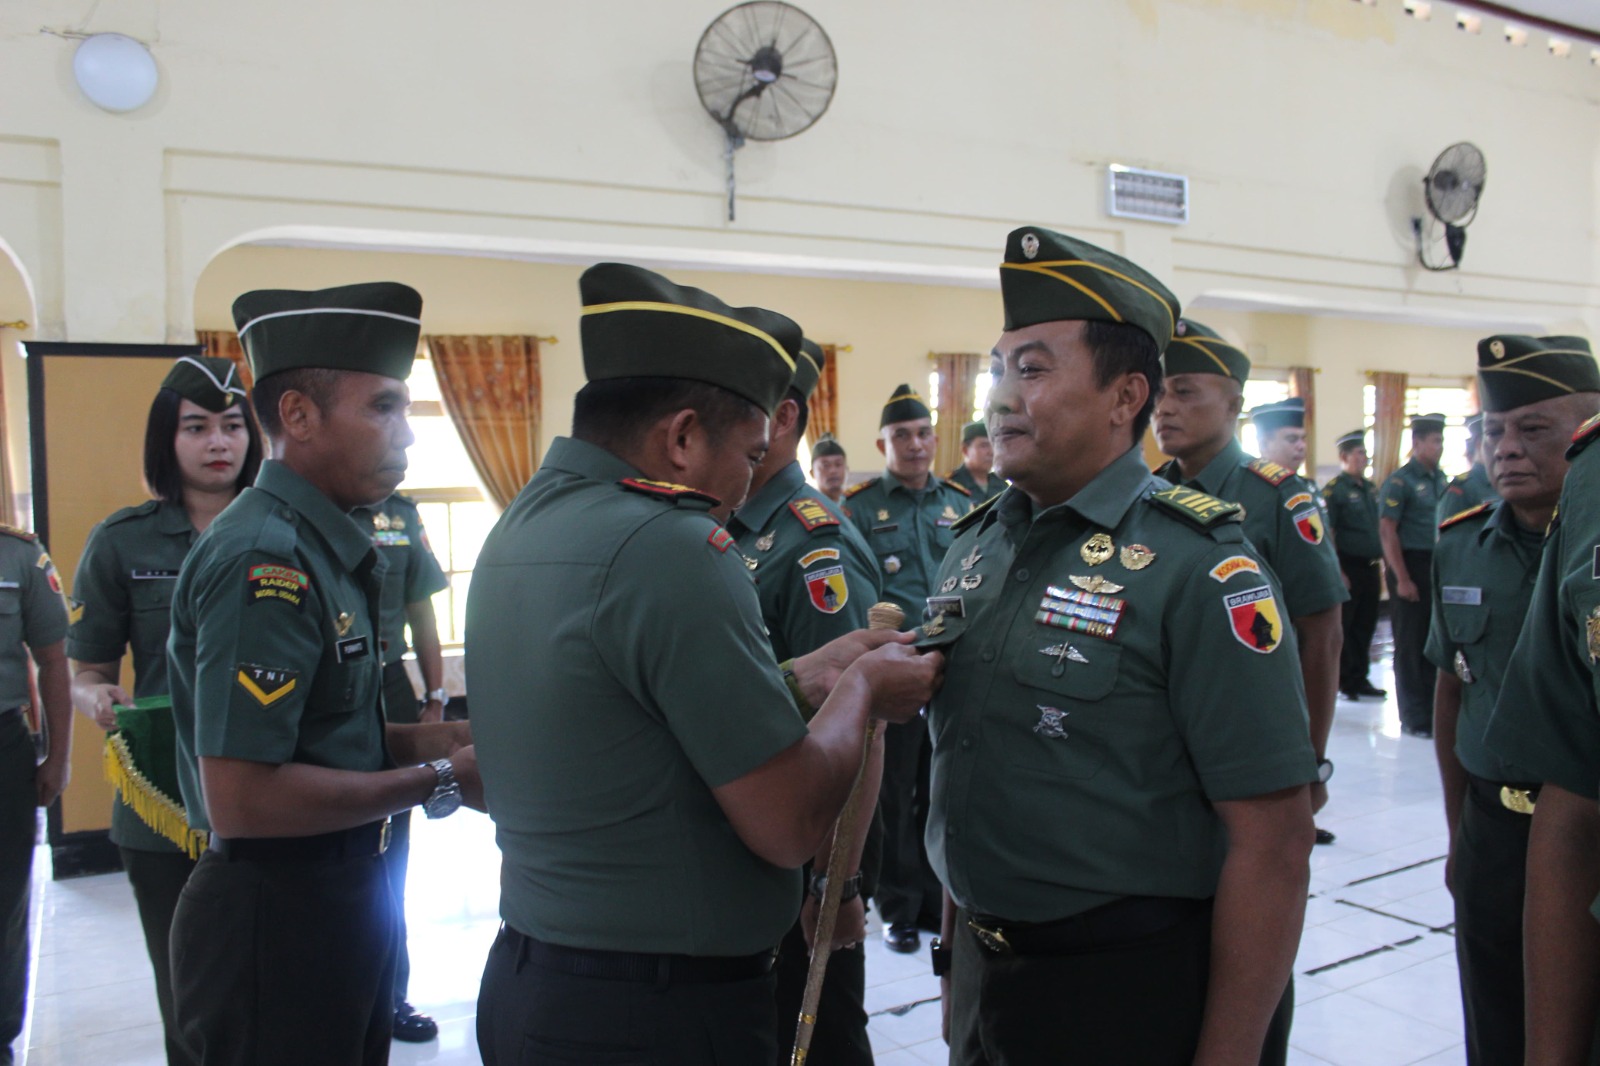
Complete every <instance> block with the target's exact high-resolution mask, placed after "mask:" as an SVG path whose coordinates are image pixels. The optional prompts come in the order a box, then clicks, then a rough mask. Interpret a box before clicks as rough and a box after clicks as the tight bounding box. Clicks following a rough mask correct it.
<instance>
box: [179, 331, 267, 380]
mask: <svg viewBox="0 0 1600 1066" xmlns="http://www.w3.org/2000/svg"><path fill="white" fill-rule="evenodd" d="M194 341H195V343H196V344H198V345H200V346H201V347H202V348H204V349H205V350H206V354H207V355H209V356H212V357H213V358H218V359H232V360H233V365H234V366H236V367H238V368H239V380H240V381H242V382H244V387H245V391H246V392H248V391H250V390H251V389H252V388H254V387H255V378H253V377H251V376H250V360H248V359H246V358H245V357H244V346H243V345H241V344H240V343H239V335H238V334H237V333H231V332H229V331H228V330H222V329H197V330H195V332H194Z"/></svg>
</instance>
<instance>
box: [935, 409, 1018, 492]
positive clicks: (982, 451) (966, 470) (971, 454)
mask: <svg viewBox="0 0 1600 1066" xmlns="http://www.w3.org/2000/svg"><path fill="white" fill-rule="evenodd" d="M947 480H949V481H953V482H955V483H956V484H957V485H960V486H961V487H962V488H964V489H966V490H967V494H968V495H969V496H971V498H972V505H973V506H974V507H976V506H977V505H978V504H980V503H982V502H983V501H984V500H987V499H990V498H992V497H995V496H998V495H1000V494H1001V493H1002V492H1004V491H1006V483H1005V479H1004V478H1002V477H1000V476H999V475H997V474H995V472H994V445H993V444H992V443H991V442H990V441H989V429H988V427H987V426H985V425H984V424H983V423H982V422H981V421H980V422H968V423H967V424H966V425H965V426H963V427H962V428H961V465H960V466H958V467H956V468H955V469H954V470H953V471H951V472H950V477H949V478H948V479H947Z"/></svg>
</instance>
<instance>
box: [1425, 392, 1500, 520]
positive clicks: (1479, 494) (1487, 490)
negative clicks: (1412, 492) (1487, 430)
mask: <svg viewBox="0 0 1600 1066" xmlns="http://www.w3.org/2000/svg"><path fill="white" fill-rule="evenodd" d="M1466 427H1467V462H1469V463H1471V464H1472V465H1471V467H1469V468H1468V469H1467V471H1466V472H1465V473H1463V474H1457V475H1456V476H1455V477H1453V478H1451V479H1450V483H1449V484H1448V485H1446V486H1445V490H1444V494H1443V495H1441V496H1440V497H1439V509H1438V520H1439V521H1440V522H1443V521H1444V520H1445V519H1446V518H1449V517H1450V516H1451V515H1458V514H1460V513H1461V512H1462V511H1468V510H1471V509H1472V508H1474V507H1476V506H1478V505H1479V504H1480V503H1494V502H1496V501H1498V500H1499V499H1500V497H1499V495H1498V494H1497V493H1496V492H1495V491H1494V485H1492V484H1491V483H1490V481H1489V472H1488V470H1487V468H1486V467H1485V465H1484V463H1485V459H1484V456H1483V415H1482V414H1476V415H1472V416H1471V417H1469V418H1468V419H1467V421H1466Z"/></svg>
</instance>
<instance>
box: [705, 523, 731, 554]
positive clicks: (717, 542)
mask: <svg viewBox="0 0 1600 1066" xmlns="http://www.w3.org/2000/svg"><path fill="white" fill-rule="evenodd" d="M706 543H707V544H709V545H711V546H712V547H713V548H715V549H717V551H719V552H725V551H727V550H728V549H729V548H731V547H733V534H732V533H729V532H728V531H727V530H726V529H723V528H722V527H721V526H718V527H717V528H716V529H713V530H712V531H711V536H709V537H707V538H706Z"/></svg>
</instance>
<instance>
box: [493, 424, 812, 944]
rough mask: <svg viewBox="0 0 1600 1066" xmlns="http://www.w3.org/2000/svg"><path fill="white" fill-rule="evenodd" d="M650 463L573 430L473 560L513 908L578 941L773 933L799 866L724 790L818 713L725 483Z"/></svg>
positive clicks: (697, 939) (754, 937)
mask: <svg viewBox="0 0 1600 1066" xmlns="http://www.w3.org/2000/svg"><path fill="white" fill-rule="evenodd" d="M640 478H641V475H640V474H639V472H638V471H637V470H634V469H633V468H632V467H631V466H629V465H628V464H627V463H626V462H624V461H622V460H621V459H618V458H617V457H616V456H614V455H612V454H611V453H610V452H607V451H605V450H604V449H602V448H599V447H597V446H595V445H593V444H589V443H587V442H584V441H578V440H572V439H568V438H558V439H557V440H556V441H555V443H554V444H553V445H552V446H551V449H550V451H549V453H548V455H547V456H546V458H545V460H544V462H543V464H542V465H541V466H540V468H539V472H538V473H537V474H536V475H534V477H533V479H532V480H531V481H529V482H528V484H527V485H526V486H524V487H523V489H522V491H521V492H520V493H519V494H518V495H517V498H516V499H515V500H514V501H513V502H512V504H511V506H510V507H508V508H507V509H506V511H505V513H504V514H503V515H501V517H500V521H499V522H498V523H496V525H495V528H494V530H493V532H491V533H490V535H489V537H488V539H487V540H486V541H485V543H484V546H483V550H482V551H481V552H480V553H479V556H478V562H477V566H476V568H475V569H474V571H473V577H472V591H471V594H470V596H469V598H468V601H467V634H466V642H467V646H468V647H469V648H470V649H471V652H470V654H469V655H468V656H467V689H468V691H469V692H471V694H472V730H473V737H474V740H475V741H476V743H477V748H478V760H479V765H480V768H481V771H482V774H483V783H484V792H485V796H486V797H487V799H488V804H489V813H490V816H491V817H492V818H493V819H494V823H495V831H496V839H497V841H498V843H499V845H500V851H501V855H502V857H503V862H502V866H501V893H500V912H501V916H502V917H503V918H504V919H505V921H506V922H507V923H508V924H509V925H511V926H512V927H513V928H515V929H517V930H518V931H520V932H522V933H524V934H526V935H528V936H531V937H535V938H537V939H539V940H544V941H547V942H550V943H556V944H564V945H567V946H570V947H579V948H590V949H599V950H612V951H640V952H664V953H675V954H688V955H743V954H748V953H754V952H758V951H764V950H767V949H770V948H772V947H773V946H775V945H776V944H777V943H778V941H779V940H780V939H781V938H782V936H783V934H784V932H785V931H787V930H788V928H789V926H790V925H791V924H792V923H793V921H794V903H795V900H796V899H798V898H799V892H800V882H799V874H798V873H797V872H796V871H794V870H783V869H779V868H778V867H776V866H772V865H770V864H769V863H767V862H766V861H764V860H763V859H761V858H759V857H758V856H757V855H756V854H755V853H754V852H752V851H750V849H749V848H747V847H746V846H745V845H744V843H743V842H742V841H741V840H740V839H739V837H738V835H737V834H736V833H735V832H734V829H733V826H732V825H731V824H730V823H729V822H728V819H727V817H726V815H724V814H723V812H722V809H721V807H720V806H718V804H717V801H716V798H715V796H714V795H713V794H712V790H713V789H715V788H718V787H720V786H722V785H725V784H728V783H729V782H732V781H735V780H737V779H738V778H740V777H743V776H744V775H745V774H747V773H749V772H750V771H751V770H754V769H755V768H756V767H758V766H760V765H762V764H763V763H765V762H766V761H767V760H769V759H771V758H772V757H773V756H775V755H777V754H778V753H779V752H781V751H783V750H785V749H786V748H788V747H790V746H791V745H793V744H795V743H797V742H799V741H800V740H801V739H802V738H803V737H804V736H805V733H806V726H805V722H804V721H803V720H802V719H801V717H800V713H799V712H798V711H797V710H796V709H795V706H794V702H793V700H792V698H791V697H790V695H789V692H788V689H787V688H786V687H785V685H784V683H783V678H782V675H781V674H780V672H779V670H778V664H777V660H776V659H774V658H773V654H772V648H771V646H770V645H769V644H768V642H767V637H766V633H765V632H764V630H763V627H762V624H761V606H760V603H759V601H758V599H757V595H756V587H755V583H754V582H753V581H752V580H751V575H750V571H749V570H748V569H746V567H745V564H744V559H743V557H742V556H741V554H740V552H739V550H738V547H737V546H736V545H735V544H734V541H733V537H732V535H731V534H729V533H728V531H727V530H725V529H723V528H722V527H721V526H719V525H718V524H717V523H716V522H715V521H714V520H713V519H712V518H711V516H710V514H708V513H707V512H708V511H709V509H710V507H711V506H712V502H711V500H710V498H709V497H706V496H701V495H700V494H699V493H696V492H693V491H692V490H688V489H682V488H681V487H674V486H661V485H658V484H656V483H653V482H652V483H646V482H643V481H641V480H640Z"/></svg>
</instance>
